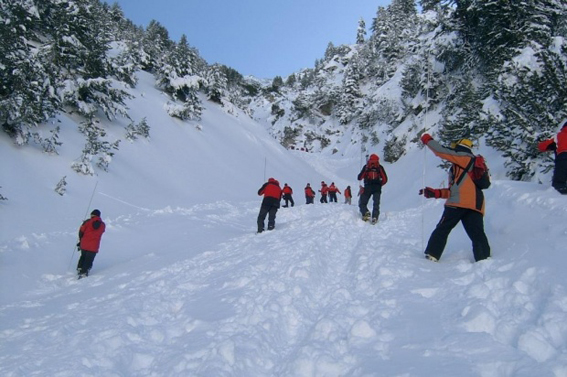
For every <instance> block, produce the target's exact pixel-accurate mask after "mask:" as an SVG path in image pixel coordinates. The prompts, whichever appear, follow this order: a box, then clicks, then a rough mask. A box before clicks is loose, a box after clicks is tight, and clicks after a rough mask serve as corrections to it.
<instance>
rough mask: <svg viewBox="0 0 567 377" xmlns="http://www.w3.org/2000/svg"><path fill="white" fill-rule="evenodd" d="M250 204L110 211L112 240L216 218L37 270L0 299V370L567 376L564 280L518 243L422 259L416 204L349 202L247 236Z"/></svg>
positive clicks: (295, 211)
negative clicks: (19, 289)
mask: <svg viewBox="0 0 567 377" xmlns="http://www.w3.org/2000/svg"><path fill="white" fill-rule="evenodd" d="M506 190H507V189H506V188H504V189H503V190H502V192H503V193H502V198H504V197H506ZM508 200H516V201H522V202H524V203H523V204H525V205H530V203H531V202H533V200H536V201H537V199H530V198H528V197H521V196H520V197H516V198H515V199H508ZM536 204H537V206H538V207H542V206H543V207H545V206H546V204H545V203H542V202H538V203H536ZM547 205H549V206H555V205H556V203H548V204H547ZM257 206H258V203H256V202H254V203H241V204H238V205H232V204H228V203H226V202H219V203H213V204H209V205H199V206H195V207H193V208H175V209H172V208H169V207H168V208H165V209H163V210H160V211H153V212H143V213H141V214H137V215H136V216H123V217H120V218H117V219H112V220H109V221H108V223H109V231H108V233H109V234H108V235H106V236H105V237H107V238H111V237H112V238H115V239H118V241H117V242H121V241H120V240H122V241H124V242H126V240H127V238H128V237H129V231H130V230H131V229H132V228H135V227H137V226H140V225H143V224H144V223H150V224H152V223H156V222H159V221H163V222H164V226H165V227H172V226H175V224H184V223H189V224H191V226H190V228H192V232H198V233H199V234H202V233H206V232H207V231H208V230H210V229H218V228H225V229H227V232H226V236H224V239H219V238H218V237H219V236H218V234H219V233H218V231H217V232H216V233H212V234H214V235H215V236H214V237H216V238H214V239H211V240H210V243H209V244H208V245H195V247H196V248H197V249H198V250H197V251H198V252H196V253H195V254H188V257H187V258H186V259H184V260H173V261H171V262H169V261H168V259H167V258H166V261H167V262H161V261H160V259H159V258H158V255H159V250H155V251H149V250H144V249H143V247H142V250H140V253H141V256H140V258H138V260H137V261H136V264H134V270H130V269H128V268H124V267H127V266H128V264H127V261H126V262H124V265H123V266H122V267H123V268H121V269H120V268H113V267H108V269H107V270H106V271H105V270H104V269H101V268H100V267H101V266H103V264H102V262H101V261H102V260H103V258H105V257H107V258H108V257H110V256H104V254H101V257H100V260H96V261H95V270H94V273H93V274H92V276H90V277H89V278H88V279H84V280H80V281H77V280H75V278H74V276H72V275H71V274H67V275H65V274H64V275H56V274H45V275H43V276H42V286H41V287H39V288H38V289H37V290H36V291H34V292H31V293H30V294H28V296H27V298H26V300H23V301H20V302H14V303H11V304H8V305H5V306H3V307H1V308H0V318H1V319H2V321H1V322H2V325H1V327H0V375H2V376H6V377H11V376H61V377H66V376H77V375H82V376H95V375H96V376H101V375H104V376H126V375H128V376H188V375H191V376H393V375H398V376H431V375H448V374H447V373H450V372H451V371H455V370H459V371H460V376H483V377H490V376H534V375H538V376H565V375H567V352H566V343H567V321H566V318H567V317H566V313H567V293H566V292H565V287H564V286H557V285H556V286H554V285H552V284H550V283H546V281H545V280H544V279H538V277H541V275H542V274H545V271H543V270H542V269H541V268H539V267H537V266H531V265H529V264H528V263H526V261H525V260H523V259H521V258H520V259H510V258H504V257H502V258H493V259H491V260H487V261H483V262H480V263H476V264H474V263H472V252H471V251H470V250H469V249H466V250H449V251H447V252H446V254H445V255H444V257H443V259H442V261H441V262H440V263H432V262H429V261H426V260H425V259H424V258H422V252H423V251H422V242H423V241H422V239H421V237H420V232H419V229H420V227H421V221H422V218H421V216H422V212H421V209H420V208H414V209H410V210H405V211H399V212H383V213H382V215H381V218H380V222H379V223H378V224H377V225H374V226H373V225H370V224H367V223H363V222H362V221H360V220H359V215H358V213H357V208H356V206H354V205H353V206H346V205H343V204H327V205H319V204H316V205H312V206H306V205H297V206H296V207H294V208H289V209H283V208H282V209H280V211H279V212H278V218H277V223H276V230H275V231H272V232H265V233H262V234H259V235H256V234H253V230H254V228H255V219H256V215H257V210H258V207H257ZM426 206H427V207H431V206H432V205H431V204H430V203H429V202H428V203H427V204H426ZM544 210H545V208H544ZM493 227H494V229H495V231H505V230H504V228H502V229H499V228H498V227H497V226H496V225H494V226H493ZM65 236H67V237H68V238H69V237H71V236H70V235H66V234H65V233H64V232H62V234H48V235H44V236H42V237H37V238H36V239H35V240H33V243H35V244H37V245H36V247H38V248H41V247H42V245H43V244H46V243H50V242H56V241H57V240H58V239H59V238H60V237H65ZM184 237H185V236H184ZM14 242H16V241H14ZM17 242H18V243H19V247H22V248H23V247H24V246H22V245H23V244H26V243H27V245H26V246H25V247H28V248H29V247H34V246H33V245H32V246H30V245H29V241H27V240H26V239H25V238H24V239H19V240H18V241H17ZM180 245H183V247H186V248H187V249H191V248H192V245H191V239H184V240H183V243H174V244H173V245H172V246H171V247H181V246H180ZM17 246H18V245H16V244H14V243H12V244H10V245H7V246H6V245H4V246H3V247H4V248H10V247H17ZM162 247H165V248H167V247H168V243H164V244H162ZM104 252H107V251H104ZM97 265H98V267H99V269H97ZM119 267H120V266H119ZM156 267H157V268H156ZM511 271H522V272H521V273H517V272H516V273H514V274H512V273H510V272H511ZM517 276H519V278H517ZM46 313H48V314H46ZM416 313H418V314H416ZM416 318H419V321H416V320H415V319H416ZM46 348H48V349H50V350H53V349H55V351H50V352H49V357H46V356H45V353H44V350H45V349H46ZM54 355H55V356H56V357H54ZM479 360H482V361H481V362H479ZM408 361H411V362H408ZM400 365H407V368H406V369H405V370H400ZM444 371H445V372H447V373H444Z"/></svg>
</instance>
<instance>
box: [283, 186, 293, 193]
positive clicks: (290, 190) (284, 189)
mask: <svg viewBox="0 0 567 377" xmlns="http://www.w3.org/2000/svg"><path fill="white" fill-rule="evenodd" d="M282 191H283V193H284V194H289V195H291V194H293V190H292V189H291V187H289V186H284V188H283V190H282Z"/></svg>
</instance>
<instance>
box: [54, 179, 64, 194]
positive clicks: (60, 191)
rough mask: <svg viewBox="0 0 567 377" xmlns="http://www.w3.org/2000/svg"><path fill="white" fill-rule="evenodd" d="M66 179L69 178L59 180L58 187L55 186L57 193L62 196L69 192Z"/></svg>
mask: <svg viewBox="0 0 567 377" xmlns="http://www.w3.org/2000/svg"><path fill="white" fill-rule="evenodd" d="M66 178H67V176H64V177H63V178H61V179H60V180H59V182H58V183H57V185H56V186H55V192H56V193H58V194H59V195H61V196H63V195H65V193H66V192H67V181H66Z"/></svg>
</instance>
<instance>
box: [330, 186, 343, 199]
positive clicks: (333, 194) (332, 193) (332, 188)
mask: <svg viewBox="0 0 567 377" xmlns="http://www.w3.org/2000/svg"><path fill="white" fill-rule="evenodd" d="M340 193H341V191H340V190H339V188H338V187H337V186H335V182H331V185H330V186H329V202H331V203H332V202H335V203H336V202H337V194H340Z"/></svg>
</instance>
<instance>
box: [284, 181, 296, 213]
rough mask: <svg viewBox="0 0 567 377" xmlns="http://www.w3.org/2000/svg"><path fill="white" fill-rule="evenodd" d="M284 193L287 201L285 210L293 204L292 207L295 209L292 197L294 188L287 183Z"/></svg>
mask: <svg viewBox="0 0 567 377" xmlns="http://www.w3.org/2000/svg"><path fill="white" fill-rule="evenodd" d="M282 192H283V198H284V200H285V204H284V205H283V206H282V207H284V208H287V207H289V203H291V206H292V207H293V206H294V204H295V203H294V202H293V197H292V196H291V195H292V194H293V190H292V188H291V187H289V186H288V185H287V183H284V187H283V189H282Z"/></svg>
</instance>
